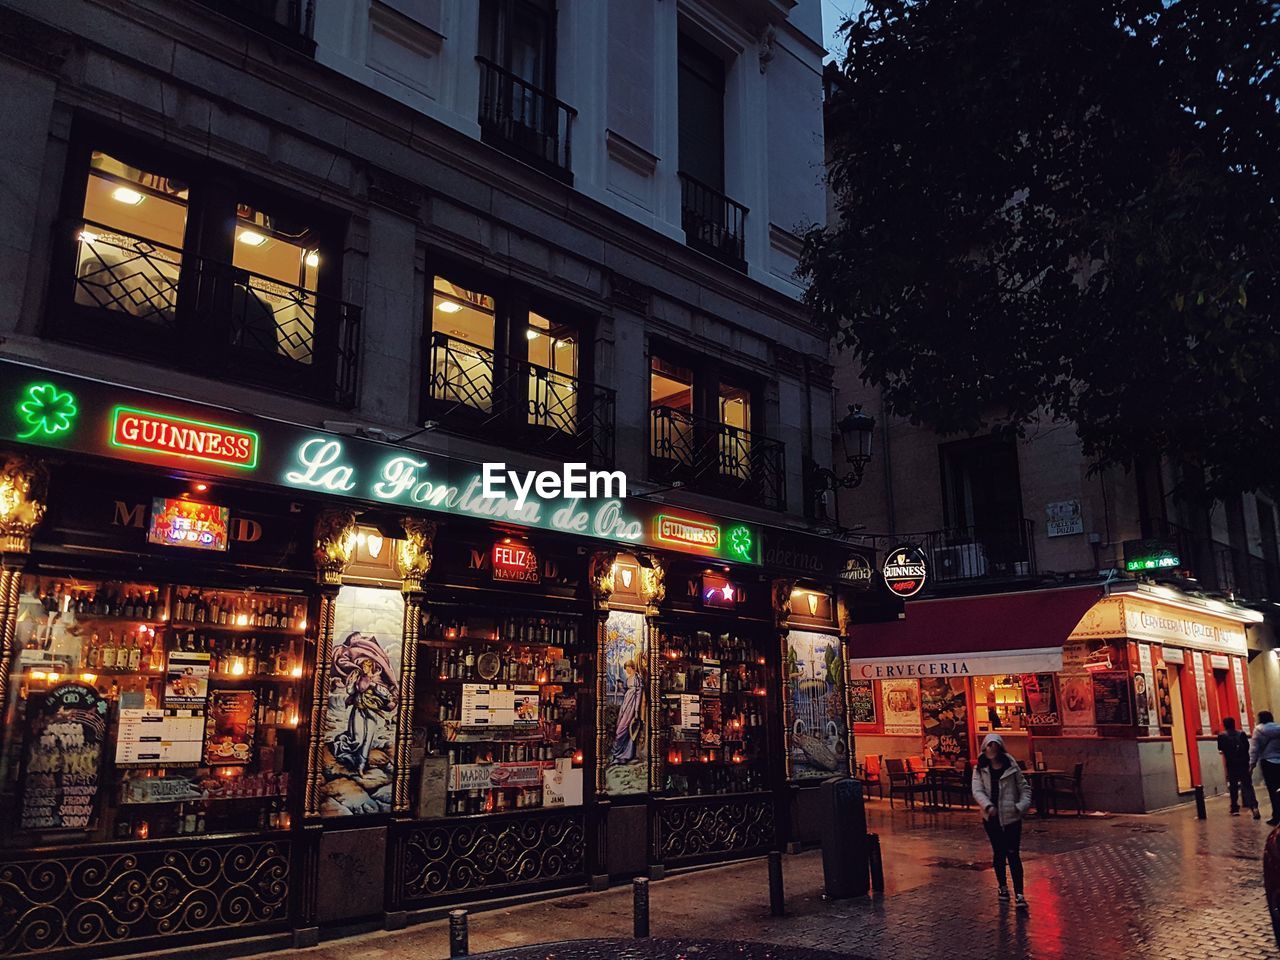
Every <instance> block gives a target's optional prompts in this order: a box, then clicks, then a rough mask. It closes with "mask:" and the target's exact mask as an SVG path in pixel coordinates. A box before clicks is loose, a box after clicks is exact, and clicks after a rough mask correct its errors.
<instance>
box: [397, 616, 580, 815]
mask: <svg viewBox="0 0 1280 960" xmlns="http://www.w3.org/2000/svg"><path fill="white" fill-rule="evenodd" d="M588 656H589V651H587V650H586V649H584V648H583V646H582V645H581V643H580V626H579V622H578V618H576V617H571V616H558V615H550V616H548V615H535V614H526V613H499V612H494V611H492V610H489V611H481V610H479V609H476V608H471V607H462V606H459V607H447V606H439V605H432V606H431V607H429V608H428V609H427V610H425V611H424V612H423V617H422V623H421V626H420V631H419V655H418V657H419V669H418V689H417V691H416V694H417V695H416V697H415V698H414V711H415V713H414V728H415V731H416V733H417V737H418V739H419V742H420V744H421V751H422V759H421V764H422V767H425V768H428V769H429V770H434V771H435V775H434V776H427V777H424V776H421V772H422V767H420V768H419V777H420V791H422V793H421V795H420V797H419V810H420V813H421V815H423V816H449V817H456V816H472V815H478V814H488V813H504V812H508V811H516V810H524V809H532V808H540V807H543V806H551V805H559V804H565V803H570V804H571V803H580V802H581V800H580V795H581V794H580V790H581V787H580V784H581V777H582V772H581V770H582V753H581V751H580V749H579V743H580V742H581V740H580V735H579V730H578V723H579V717H580V715H581V712H580V710H579V704H580V700H579V693H580V691H581V689H582V688H583V680H584V675H585V672H586V668H587V660H588Z"/></svg>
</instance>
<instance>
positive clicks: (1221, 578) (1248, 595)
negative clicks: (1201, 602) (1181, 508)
mask: <svg viewBox="0 0 1280 960" xmlns="http://www.w3.org/2000/svg"><path fill="white" fill-rule="evenodd" d="M1161 526H1162V529H1163V535H1162V536H1161V537H1159V538H1158V539H1162V540H1167V541H1171V542H1172V543H1173V544H1175V545H1176V546H1177V552H1178V557H1179V558H1180V559H1181V560H1182V569H1183V570H1185V571H1187V573H1189V574H1190V575H1191V576H1193V577H1195V579H1196V580H1197V581H1199V583H1200V584H1201V585H1202V586H1203V587H1205V588H1206V589H1209V590H1218V591H1221V592H1222V593H1229V594H1231V595H1232V596H1234V597H1236V598H1237V599H1240V600H1280V567H1278V566H1277V565H1276V564H1275V563H1272V562H1271V561H1269V560H1266V559H1264V558H1262V557H1255V556H1254V555H1253V554H1251V553H1249V552H1248V551H1247V550H1242V549H1240V548H1239V547H1233V546H1231V544H1228V543H1223V542H1222V541H1221V540H1214V539H1213V538H1211V537H1204V536H1201V535H1199V534H1197V533H1195V532H1194V531H1193V530H1189V529H1188V528H1186V527H1180V526H1178V525H1177V524H1173V523H1165V524H1162V525H1161Z"/></svg>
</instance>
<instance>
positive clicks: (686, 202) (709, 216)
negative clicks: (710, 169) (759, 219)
mask: <svg viewBox="0 0 1280 960" xmlns="http://www.w3.org/2000/svg"><path fill="white" fill-rule="evenodd" d="M746 224H747V208H746V207H744V206H743V205H742V204H740V203H738V202H737V201H735V200H730V199H729V198H728V197H726V196H725V195H724V194H723V193H721V192H720V191H718V190H715V189H713V188H712V187H709V186H707V185H706V184H705V183H703V182H702V181H701V180H697V179H695V178H693V177H691V176H689V174H687V173H681V174H680V226H681V227H682V228H683V229H684V238H685V243H687V244H688V245H689V246H691V247H693V248H694V249H695V250H701V251H702V252H703V253H705V254H709V255H710V256H713V257H715V258H716V259H717V260H719V261H721V262H722V263H727V264H728V265H729V266H731V267H733V268H734V269H736V270H743V271H745V270H746V269H747V252H746Z"/></svg>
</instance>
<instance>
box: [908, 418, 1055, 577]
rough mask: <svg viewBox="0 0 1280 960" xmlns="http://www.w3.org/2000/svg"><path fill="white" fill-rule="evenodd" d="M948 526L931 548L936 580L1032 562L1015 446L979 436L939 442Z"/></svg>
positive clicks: (1019, 569) (1018, 569) (1008, 570)
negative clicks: (932, 549) (1023, 512)
mask: <svg viewBox="0 0 1280 960" xmlns="http://www.w3.org/2000/svg"><path fill="white" fill-rule="evenodd" d="M938 454H939V458H940V461H941V475H942V505H943V515H944V517H945V518H946V523H947V529H946V530H945V531H943V533H942V539H941V540H939V542H938V545H937V546H936V548H935V549H934V557H933V560H934V565H935V567H936V568H937V574H938V579H939V580H953V579H963V578H965V577H984V576H991V575H995V576H1014V575H1020V574H1023V573H1026V572H1029V571H1030V569H1031V565H1032V563H1033V556H1034V555H1033V544H1032V528H1031V525H1030V523H1029V522H1028V521H1027V520H1025V519H1023V516H1022V488H1021V484H1020V482H1019V479H1018V449H1017V446H1016V444H1014V443H1013V442H1012V441H1004V440H997V439H995V438H992V437H982V438H976V439H972V440H957V441H954V442H951V443H943V444H939V445H938Z"/></svg>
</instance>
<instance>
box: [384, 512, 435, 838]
mask: <svg viewBox="0 0 1280 960" xmlns="http://www.w3.org/2000/svg"><path fill="white" fill-rule="evenodd" d="M437 529H438V527H437V524H436V523H435V521H433V520H425V519H423V518H421V517H405V518H404V539H403V540H401V541H400V552H399V553H398V554H397V556H396V563H397V565H398V567H399V571H400V590H401V591H402V592H403V593H404V629H403V631H402V636H403V638H404V639H403V641H402V643H403V653H402V655H401V666H400V696H399V698H398V699H397V701H396V746H395V755H396V756H395V759H396V779H395V783H394V784H393V785H392V788H391V791H392V792H391V809H392V810H394V811H395V812H396V813H403V812H404V811H406V810H408V809H409V766H410V762H409V761H410V756H409V754H410V750H411V748H412V746H413V695H414V691H415V690H416V689H417V675H418V629H419V626H420V625H421V622H422V604H423V598H422V581H423V578H424V577H426V575H427V574H428V573H430V572H431V562H432V560H433V559H434V556H435V554H434V550H435V539H436V530H437Z"/></svg>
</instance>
